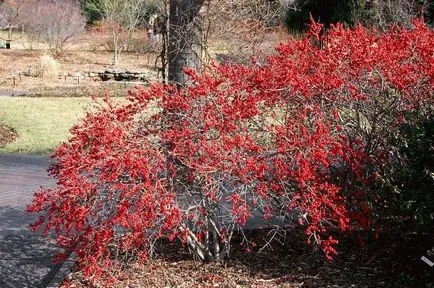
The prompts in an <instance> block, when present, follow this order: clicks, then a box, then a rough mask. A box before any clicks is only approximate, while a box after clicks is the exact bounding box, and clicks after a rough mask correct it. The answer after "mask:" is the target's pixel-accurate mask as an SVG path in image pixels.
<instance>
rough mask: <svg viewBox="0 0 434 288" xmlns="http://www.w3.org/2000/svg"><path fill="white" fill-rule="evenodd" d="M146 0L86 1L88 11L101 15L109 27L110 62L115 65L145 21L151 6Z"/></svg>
mask: <svg viewBox="0 0 434 288" xmlns="http://www.w3.org/2000/svg"><path fill="white" fill-rule="evenodd" d="M151 3H152V1H147V0H92V1H86V2H85V7H86V11H88V13H93V15H101V17H102V19H103V20H104V21H105V22H106V24H107V25H108V26H109V28H110V32H111V38H112V44H113V61H112V64H113V65H115V66H117V65H118V64H119V58H120V55H121V53H122V51H123V50H124V49H125V48H126V47H127V46H128V43H129V41H130V40H131V37H132V36H133V33H134V32H135V31H136V29H137V28H138V26H139V25H140V24H143V23H144V22H145V17H146V15H147V11H148V10H149V9H151V8H152V6H151V5H150V4H151Z"/></svg>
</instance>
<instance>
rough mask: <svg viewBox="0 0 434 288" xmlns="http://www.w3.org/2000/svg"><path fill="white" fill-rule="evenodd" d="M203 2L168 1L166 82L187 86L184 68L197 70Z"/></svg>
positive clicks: (192, 0)
mask: <svg viewBox="0 0 434 288" xmlns="http://www.w3.org/2000/svg"><path fill="white" fill-rule="evenodd" d="M203 2H204V0H170V8H169V31H168V33H169V39H168V42H169V43H168V65H169V67H168V81H169V82H171V83H176V84H178V85H179V86H182V85H185V84H187V81H188V78H187V75H185V73H184V72H183V69H184V68H185V67H189V68H194V69H198V68H199V67H200V57H199V55H200V53H199V50H198V47H201V44H202V38H203V37H202V36H203V35H202V26H203V21H202V20H201V15H200V13H199V12H200V9H201V7H202V5H203Z"/></svg>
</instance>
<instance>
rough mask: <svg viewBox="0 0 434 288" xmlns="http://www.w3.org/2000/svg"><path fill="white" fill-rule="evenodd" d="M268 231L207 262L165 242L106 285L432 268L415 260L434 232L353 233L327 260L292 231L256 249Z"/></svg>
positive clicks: (411, 277) (423, 278) (333, 283)
mask: <svg viewBox="0 0 434 288" xmlns="http://www.w3.org/2000/svg"><path fill="white" fill-rule="evenodd" d="M268 233H270V232H269V231H268V232H264V231H254V232H253V233H251V235H250V237H252V238H253V240H255V241H256V243H257V245H256V246H255V248H254V249H253V250H254V252H253V253H246V251H245V250H244V248H243V246H241V245H239V243H240V242H241V241H240V239H241V238H239V239H238V240H237V239H235V242H236V243H235V244H234V246H233V249H232V251H231V257H230V258H228V259H226V260H225V261H223V262H217V263H207V264H203V263H200V262H198V261H195V260H191V259H192V257H191V255H190V254H189V253H188V251H187V249H186V248H185V247H182V246H181V245H179V244H176V243H165V244H164V245H162V246H161V247H160V251H159V253H158V252H157V257H155V258H154V259H151V260H149V261H148V262H146V263H145V264H144V265H141V264H138V263H134V262H133V263H129V264H128V265H126V266H125V267H124V268H123V269H122V272H126V275H124V277H121V278H120V280H119V281H117V282H116V283H115V284H113V285H112V286H110V287H129V288H133V287H134V288H138V287H181V288H182V287H225V288H241V287H257V288H259V287H261V288H271V287H282V288H290V287H309V288H311V287H312V288H313V287H433V286H430V285H432V283H434V270H433V269H432V268H430V267H429V266H428V265H426V264H425V263H423V262H422V261H421V260H420V258H421V256H422V255H425V254H426V251H427V250H428V249H430V248H431V247H430V246H433V245H434V237H433V236H434V235H428V234H408V235H404V234H400V233H396V234H394V235H392V234H387V235H380V236H379V238H378V239H377V240H375V237H374V236H373V235H367V234H364V235H362V234H358V233H355V234H352V235H347V237H346V238H345V240H341V243H340V246H339V255H338V256H336V257H335V259H334V260H333V261H327V260H325V259H324V256H323V255H322V254H321V253H320V252H318V251H312V249H311V247H309V246H307V245H305V239H304V238H303V237H302V235H301V233H293V232H292V233H290V234H286V236H284V235H283V234H279V235H278V236H276V237H277V238H278V239H276V240H279V242H281V243H282V245H280V244H278V243H277V242H274V244H273V245H271V246H268V247H267V248H266V249H263V250H262V251H261V252H260V253H258V251H259V250H260V249H261V248H262V247H263V246H264V245H265V243H266V242H265V240H264V239H266V238H267V237H266V235H267V234H268ZM363 241H371V242H370V244H369V245H362V244H361V243H362V242H363ZM367 243H368V242H367ZM67 280H68V281H69V283H70V284H72V287H92V286H91V285H90V284H89V283H88V282H86V281H84V280H83V279H82V277H81V274H80V272H77V271H75V272H73V273H71V274H70V275H69V276H68V278H67ZM96 287H109V285H107V284H100V285H96Z"/></svg>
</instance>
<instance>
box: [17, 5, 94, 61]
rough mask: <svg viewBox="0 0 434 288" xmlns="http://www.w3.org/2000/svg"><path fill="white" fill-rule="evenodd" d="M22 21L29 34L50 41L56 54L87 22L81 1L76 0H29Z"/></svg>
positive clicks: (43, 40)
mask: <svg viewBox="0 0 434 288" xmlns="http://www.w3.org/2000/svg"><path fill="white" fill-rule="evenodd" d="M20 21H21V24H22V25H23V26H24V28H25V31H26V33H27V34H28V35H29V37H30V38H33V39H38V40H40V41H42V42H44V43H45V44H47V45H48V47H49V48H50V50H51V51H52V52H53V53H54V54H55V55H60V54H62V53H63V52H64V50H65V49H66V48H67V45H68V44H69V43H70V42H71V40H72V39H73V38H74V37H75V36H77V35H78V34H80V33H81V32H82V31H83V30H84V27H85V24H86V19H85V17H84V16H83V14H82V11H81V8H80V5H79V3H78V2H77V1H73V0H39V1H38V0H30V1H29V2H28V3H27V4H26V5H25V6H24V8H23V10H22V13H21V17H20Z"/></svg>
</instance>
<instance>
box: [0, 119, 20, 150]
mask: <svg viewBox="0 0 434 288" xmlns="http://www.w3.org/2000/svg"><path fill="white" fill-rule="evenodd" d="M17 137H18V134H17V132H15V130H14V129H12V128H10V127H8V126H6V125H3V124H0V147H4V146H5V145H6V144H9V143H12V142H14V141H15V140H16V139H17Z"/></svg>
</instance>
